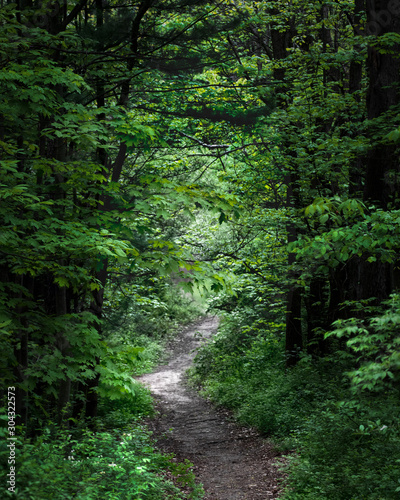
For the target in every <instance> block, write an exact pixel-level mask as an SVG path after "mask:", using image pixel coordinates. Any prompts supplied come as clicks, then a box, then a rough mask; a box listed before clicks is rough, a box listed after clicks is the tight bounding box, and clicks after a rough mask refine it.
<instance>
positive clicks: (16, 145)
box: [0, 0, 400, 500]
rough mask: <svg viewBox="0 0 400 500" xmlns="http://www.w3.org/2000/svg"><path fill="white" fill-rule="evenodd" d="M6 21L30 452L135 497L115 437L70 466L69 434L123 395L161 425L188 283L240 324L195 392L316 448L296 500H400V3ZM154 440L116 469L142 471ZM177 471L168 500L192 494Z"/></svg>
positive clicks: (234, 4)
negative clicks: (181, 488)
mask: <svg viewBox="0 0 400 500" xmlns="http://www.w3.org/2000/svg"><path fill="white" fill-rule="evenodd" d="M1 5H2V7H1V10H0V39H1V48H0V58H1V66H0V82H1V83H0V113H1V115H0V148H1V160H0V167H1V168H0V197H1V205H0V219H1V225H2V228H1V233H0V270H1V281H0V348H1V350H2V353H3V356H2V360H1V368H2V369H1V374H0V377H1V381H2V385H3V388H4V389H5V388H7V386H11V387H15V401H16V408H15V414H16V422H17V428H18V432H19V439H21V440H22V439H24V440H25V441H24V442H23V443H22V441H21V443H20V446H21V447H22V448H23V449H24V450H25V451H24V452H23V454H22V456H23V457H26V460H27V461H28V462H29V460H28V458H27V457H28V454H29V453H33V455H35V456H37V457H38V459H37V460H38V461H40V462H41V463H43V464H46V463H47V462H46V460H47V458H46V456H48V455H46V453H47V454H50V453H53V454H54V456H57V457H58V458H59V461H58V462H57V464H58V465H57V467H56V468H55V469H54V478H53V481H54V484H56V483H57V484H58V482H62V480H61V479H60V478H61V477H66V476H67V474H69V472H68V471H69V470H70V468H74V467H75V468H77V469H79V470H80V477H81V479H80V481H81V483H80V486H79V488H83V489H81V490H80V491H81V493H79V492H77V491H76V490H73V492H72V490H68V488H76V487H77V486H76V485H74V484H70V483H68V481H66V482H65V488H67V490H66V493H65V495H79V494H80V495H81V498H92V497H96V496H98V495H99V491H100V490H101V489H102V488H103V487H104V485H105V484H106V483H105V481H104V482H102V480H101V481H100V480H97V479H95V478H94V476H93V474H94V475H95V474H96V473H97V472H96V467H97V468H101V467H103V466H104V468H105V469H104V471H103V472H105V473H106V476H107V478H108V477H109V476H112V477H110V479H109V481H108V480H107V481H108V483H107V484H109V487H108V489H107V487H106V488H105V490H104V491H103V492H102V493H101V496H105V497H106V495H109V497H110V498H114V497H113V496H112V495H114V492H113V491H112V490H113V488H114V486H113V484H114V483H112V481H114V479H116V478H118V477H119V476H118V474H119V473H120V472H121V474H122V471H120V472H118V470H117V468H115V469H113V468H111V469H110V468H107V467H108V465H107V464H106V462H107V461H108V460H110V461H111V463H114V461H115V462H116V458H114V455H112V456H111V455H109V453H108V450H110V448H111V447H113V446H112V445H111V444H110V443H115V438H114V436H113V435H112V432H111V433H108V431H107V432H106V433H105V434H102V433H101V432H100V431H97V432H98V433H97V434H96V437H93V436H92V435H91V434H90V433H88V431H85V430H83V431H81V434H80V436H79V439H78V438H77V443H78V444H76V449H80V446H81V445H80V444H79V443H86V445H87V446H89V444H88V443H89V442H90V440H92V439H95V440H96V443H97V444H96V447H97V448H98V449H99V450H100V448H101V449H104V453H103V456H104V457H107V459H104V460H105V462H104V463H103V462H101V461H100V462H101V463H100V462H91V461H90V457H89V458H88V461H86V460H83V459H79V460H77V461H76V463H75V462H71V463H70V462H65V461H64V459H65V458H66V454H67V451H68V446H69V445H68V444H66V443H68V440H66V442H65V443H64V442H63V441H62V440H63V437H62V436H65V435H66V434H63V432H67V431H65V429H68V427H77V428H79V429H81V428H84V426H85V425H91V426H92V428H95V427H96V425H100V424H98V423H96V422H97V418H98V417H97V415H98V414H99V418H101V417H100V413H99V412H98V410H100V408H101V405H102V404H103V403H102V402H104V401H106V400H107V398H108V400H111V401H117V400H118V398H130V402H131V403H130V404H131V406H130V408H131V410H130V411H131V414H132V415H137V414H138V413H140V411H139V409H140V404H139V403H138V405H137V408H136V409H135V407H134V406H135V403H134V402H135V401H137V402H138V401H140V395H139V393H140V391H139V392H138V390H137V388H136V387H135V384H134V382H133V380H132V374H133V373H139V372H140V371H142V370H145V369H148V368H149V366H150V364H151V363H152V362H154V360H155V359H156V358H157V357H159V356H161V355H162V342H161V343H160V341H162V339H163V338H164V339H165V337H166V336H167V335H168V334H170V333H171V332H172V331H174V330H175V329H176V328H177V325H178V324H179V323H180V322H182V321H184V320H185V319H187V317H188V314H187V307H186V305H185V301H184V298H183V295H182V296H181V295H180V294H179V295H178V294H177V293H176V292H174V290H176V289H175V288H174V287H175V284H174V283H176V282H178V281H179V280H180V279H182V278H183V279H184V281H182V283H183V286H184V287H186V290H187V291H190V290H192V291H193V290H194V289H195V290H196V294H199V293H200V291H202V292H203V293H211V295H210V296H209V307H210V309H212V310H214V311H217V312H218V314H219V315H220V316H221V318H222V321H221V328H220V332H219V333H218V335H217V336H216V337H215V339H213V340H212V341H211V342H210V343H209V344H208V345H207V346H206V347H204V349H203V350H202V351H201V352H200V353H199V355H198V357H197V360H196V369H195V372H194V375H193V377H194V379H195V380H197V382H198V383H199V384H201V385H202V386H203V387H204V390H205V391H206V392H207V393H208V394H209V395H210V396H211V397H212V398H213V399H215V400H216V401H219V402H220V403H223V404H225V405H227V406H230V407H232V408H234V409H235V412H236V414H237V416H238V418H239V419H241V420H242V421H243V422H246V423H248V424H249V425H255V426H257V427H258V428H259V429H260V430H262V432H264V433H265V434H266V435H270V436H274V437H275V439H276V440H280V444H279V446H281V447H287V448H288V449H290V450H291V449H293V448H296V453H295V454H293V455H292V456H291V459H290V466H289V479H288V484H287V488H286V492H285V494H284V497H285V498H288V499H297V498H304V499H306V498H310V499H311V498H315V499H319V500H322V499H324V498H327V499H338V500H341V499H343V500H344V499H352V500H353V499H354V500H356V499H364V498H371V499H373V498H376V499H391V498H396V496H397V495H398V493H399V484H398V481H399V478H400V470H399V469H400V468H399V463H400V462H399V460H400V457H399V456H398V455H399V453H398V449H399V448H400V447H399V444H400V436H399V425H398V421H399V413H400V408H399V404H398V401H399V399H398V391H399V377H400V358H399V337H398V324H399V322H400V316H399V310H400V305H399V300H400V299H399V291H398V286H399V272H398V252H399V247H400V240H399V217H400V214H399V210H400V207H399V161H398V153H399V151H398V142H399V140H400V129H399V123H398V116H399V88H398V86H399V78H400V74H399V71H400V61H399V50H398V49H399V44H400V17H399V16H400V8H399V2H398V0H382V1H379V2H377V1H372V0H368V1H364V0H354V2H352V1H350V0H340V1H338V2H312V3H309V2H304V1H303V0H295V1H292V2H289V3H288V2H282V1H280V0H276V1H273V2H269V1H268V2H267V1H263V0H262V1H255V2H246V1H241V0H223V1H221V2H214V1H213V0H210V1H206V0H202V1H194V0H180V1H178V2H170V1H166V2H164V1H163V2H162V1H158V0H141V1H133V2H131V3H129V4H125V3H124V2H123V1H122V0H109V1H106V2H103V1H97V0H96V1H94V2H89V1H88V0H81V1H79V2H76V3H75V2H67V1H66V2H64V4H63V6H61V5H60V4H59V3H58V2H55V3H40V2H36V1H31V0H24V1H22V0H21V1H19V2H18V3H17V4H14V3H10V2H2V4H1ZM188 272H189V273H190V279H188V278H187V276H188ZM192 313H193V314H195V313H194V310H193V308H192ZM189 315H190V314H189ZM135 398H136V399H135ZM137 398H139V399H137ZM6 399H7V392H4V393H3V401H4V403H6ZM115 404H117V403H115ZM99 405H100V406H99ZM132 405H133V406H132ZM138 408H139V409H138ZM105 415H106V414H104V415H103V417H104V418H105V419H106V416H105ZM53 427H54V429H55V428H57V429H58V430H57V431H55V430H54V429H53ZM49 428H51V429H52V430H51V431H49V432H50V434H49V435H46V432H47V431H45V429H49ZM62 429H64V430H62ZM136 433H138V434H136ZM131 435H132V436H139V437H138V441H137V442H140V443H142V444H140V445H137V444H134V445H132V443H131V442H129V443H125V442H122V441H121V442H120V443H119V444H118V445H116V447H115V453H117V454H118V453H120V451H121V450H120V448H119V446H125V445H126V446H127V447H128V448H129V447H130V446H131V445H132V446H133V448H132V455H131V457H132V462H131V463H130V464H131V465H129V464H127V467H130V466H132V467H133V469H135V468H136V469H137V467H142V465H140V464H141V463H142V462H143V461H144V462H146V461H147V454H146V452H145V451H144V449H145V448H146V446H148V445H147V444H145V438H144V437H143V440H144V441H143V442H142V441H141V439H142V437H140V436H142V434H141V431H138V430H134V431H132V433H131ZM68 439H75V437H72V438H68ZM135 439H136V438H135ZM135 439H133V441H135ZM61 441H62V442H61ZM135 443H136V441H135ZM86 445H85V446H86ZM82 446H83V445H82ZM135 446H136V448H135ZM149 446H150V445H149ZM142 448H143V449H142ZM29 450H31V451H29ZM5 451H6V450H5ZM68 452H69V451H68ZM36 454H37V455H36ZM115 457H116V455H115ZM24 459H25V458H24ZM57 460H58V459H57ZM163 460H164V459H162V458H160V457H158V458H157V459H155V460H154V463H153V462H152V463H153V465H151V467H150V466H149V469H146V471H145V473H144V474H145V476H143V477H145V478H146V479H145V480H144V482H143V492H145V491H149V495H150V496H149V498H150V497H151V498H158V497H160V498H161V497H162V495H167V494H168V495H169V494H171V495H179V493H177V492H176V491H175V490H168V488H169V486H165V488H167V489H166V490H165V489H163V488H164V486H162V485H161V486H160V489H157V488H158V486H157V485H158V482H157V481H158V479H155V478H154V477H153V476H152V474H153V473H154V471H157V470H159V464H161V463H163ZM144 462H143V463H144ZM146 463H147V462H146ZM106 466H107V467H106ZM153 466H154V468H152V467H153ZM21 467H22V469H21V470H22V471H24V470H26V471H27V470H28V466H27V465H26V464H25V465H24V464H21ZM46 467H47V465H46V466H45V465H43V471H44V470H47V469H46ZM64 469H65V470H64ZM133 469H132V470H133ZM136 469H135V470H136ZM125 472H126V471H125ZM22 473H23V472H21V474H22ZM98 473H100V472H99V471H98ZM127 473H128V474H129V472H127ZM27 474H28V473H27ZM58 474H59V475H58ZM121 477H122V476H121ZM26 481H27V483H26V484H27V485H29V488H32V491H34V493H32V494H31V496H32V495H33V496H35V495H36V496H38V495H41V494H43V495H45V494H46V495H47V493H38V492H37V491H36V490H34V488H35V487H36V486H35V484H34V479H32V481H31V480H30V479H28V476H27V479H26ZM92 481H93V482H92ZM135 484H136V486H135V487H138V488H139V487H142V486H140V485H141V484H142V483H141V482H140V481H139V482H136V483H135ZM160 484H161V483H160ZM92 485H94V486H93V488H94V489H91V488H92ZM116 487H117V486H116ZM27 488H28V486H27ZM146 488H147V489H146ZM152 488H156V489H155V490H154V489H152ZM154 491H156V492H157V493H154ZM162 492H163V493H162ZM24 494H25V493H24ZM26 494H27V495H28V494H29V492H28V490H27V491H26ZM115 494H116V495H117V493H115ZM139 494H140V495H145V493H142V492H140V493H139V492H138V491H135V492H130V493H129V495H130V496H129V495H128V494H127V497H126V498H135V495H136V496H137V495H139ZM146 494H147V493H146ZM196 494H197V493H196ZM91 495H92V496H91ZM110 495H111V496H110ZM151 495H153V496H151ZM157 495H158V497H157ZM160 495H161V496H160ZM117 497H118V496H116V497H115V498H117ZM178 497H179V496H178ZM178 497H177V498H178ZM118 498H121V497H118ZM143 498H145V497H144V496H143ZM172 498H173V496H172Z"/></svg>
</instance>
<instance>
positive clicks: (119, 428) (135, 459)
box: [0, 389, 202, 500]
mask: <svg viewBox="0 0 400 500" xmlns="http://www.w3.org/2000/svg"><path fill="white" fill-rule="evenodd" d="M151 410H152V404H151V398H150V397H149V394H148V391H147V390H146V389H143V392H142V393H138V395H137V398H131V397H129V396H126V397H125V398H122V399H120V400H110V399H105V400H103V401H101V404H100V408H99V417H98V419H97V425H96V426H95V427H96V428H97V430H96V431H93V430H88V429H82V428H80V427H72V428H71V429H68V430H66V429H57V428H56V427H55V426H53V425H51V424H50V423H49V425H48V427H47V428H46V429H42V431H43V433H42V435H41V436H40V437H38V438H37V439H22V438H19V439H18V441H17V442H16V448H17V453H16V455H17V462H16V484H17V486H16V489H15V491H14V492H11V491H7V497H9V498H18V499H22V500H46V499H52V500H69V499H71V498H77V499H80V500H92V499H93V500H97V499H99V498H101V499H110V500H146V499H151V500H166V499H170V500H178V499H184V498H189V499H200V498H202V488H201V487H200V486H199V485H196V484H195V480H194V474H193V472H192V470H191V465H192V464H190V463H189V462H186V463H184V464H179V463H176V462H174V461H173V460H172V458H173V456H172V455H168V456H164V455H162V454H161V453H160V452H159V451H157V450H156V449H155V447H154V445H153V443H152V441H151V436H150V433H149V432H148V431H147V430H146V428H145V427H144V426H143V425H142V424H141V423H140V420H139V418H138V414H145V413H147V414H148V413H150V412H151ZM6 443H7V441H6V440H5V439H3V440H2V442H1V444H0V458H1V467H0V469H1V472H2V475H3V477H6V474H7V473H8V472H9V466H8V463H7V460H8V456H9V450H8V448H7V446H6ZM181 488H184V491H183V490H182V489H181Z"/></svg>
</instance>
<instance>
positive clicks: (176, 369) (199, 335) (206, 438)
mask: <svg viewBox="0 0 400 500" xmlns="http://www.w3.org/2000/svg"><path fill="white" fill-rule="evenodd" d="M217 327H218V319H217V318H216V317H210V316H208V317H206V318H204V319H202V320H200V321H198V322H197V323H195V324H191V325H190V326H188V327H186V328H185V329H184V330H183V331H182V332H181V334H180V335H179V336H178V337H177V338H176V339H175V340H174V342H173V343H172V345H171V354H170V359H169V362H168V364H167V365H165V366H160V367H159V368H158V369H157V370H156V371H155V372H154V373H151V374H147V375H144V376H142V377H140V378H139V380H140V381H141V382H142V383H144V384H145V385H146V386H148V387H149V388H150V390H151V392H152V394H153V396H154V397H155V399H156V401H157V410H158V412H159V417H157V418H156V419H154V420H153V421H152V422H151V423H150V425H151V427H152V430H153V431H154V435H155V437H156V439H157V440H158V446H159V447H160V449H162V450H163V451H166V452H169V453H175V455H176V457H177V459H178V460H179V461H183V460H184V459H188V460H190V461H191V462H192V463H193V464H194V472H195V474H196V478H197V480H198V481H199V482H201V483H203V486H204V490H205V493H206V494H205V499H206V500H236V499H238V500H239V499H240V500H242V499H243V500H261V499H262V500H269V499H273V498H278V494H279V490H280V487H279V478H280V477H281V474H280V472H279V470H278V466H277V464H276V460H277V458H278V454H277V452H276V451H274V449H273V447H272V446H271V444H270V443H268V441H266V440H264V439H262V438H261V437H260V436H259V435H258V434H257V433H256V432H255V431H254V430H251V429H246V428H243V427H239V426H238V425H236V424H234V423H233V421H232V419H231V418H230V417H229V413H228V412H224V411H219V410H216V409H215V408H213V406H212V405H211V404H210V403H209V402H207V401H206V400H205V399H203V398H201V397H200V396H199V395H198V394H197V393H196V392H195V391H194V390H192V389H190V388H189V387H187V385H186V384H185V377H184V374H185V371H186V370H187V369H188V368H189V367H190V366H191V364H192V361H193V358H194V356H195V354H196V349H197V348H198V347H199V346H200V345H201V343H203V342H205V341H206V340H207V338H209V337H210V336H212V335H213V334H214V333H215V332H216V330H217Z"/></svg>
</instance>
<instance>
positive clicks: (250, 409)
mask: <svg viewBox="0 0 400 500" xmlns="http://www.w3.org/2000/svg"><path fill="white" fill-rule="evenodd" d="M282 338H283V331H282V325H280V324H279V323H274V322H273V321H271V320H265V319H264V320H257V321H248V320H247V321H246V314H245V313H244V314H240V313H238V312H237V311H235V313H234V314H226V315H225V316H224V319H223V320H222V322H221V326H220V330H219V333H218V334H217V335H216V337H215V338H214V339H212V340H211V341H210V342H209V343H208V344H207V345H205V346H204V347H203V348H202V349H201V350H200V352H199V354H198V355H197V357H196V359H195V368H194V370H192V375H191V379H192V382H193V383H195V384H197V385H198V386H199V387H201V388H202V392H203V394H204V395H206V396H207V397H209V398H211V399H212V400H213V401H214V402H216V403H217V404H220V405H224V406H226V407H228V408H231V409H232V410H233V411H234V413H235V415H236V417H237V419H238V420H239V421H240V422H242V423H244V424H247V425H249V426H255V427H257V428H258V429H259V430H260V431H261V432H262V434H263V435H265V436H268V437H270V438H271V439H272V440H273V441H274V442H275V444H276V447H277V448H278V449H279V450H280V451H282V452H286V453H287V460H286V463H288V464H289V465H288V466H287V470H286V472H288V479H287V482H286V485H285V488H284V493H282V496H281V498H282V499H285V500H392V499H393V500H394V499H398V498H399V495H400V493H399V491H400V488H399V486H400V428H399V416H400V404H399V394H398V391H397V390H396V389H393V390H391V391H386V392H381V393H360V392H358V393H357V392H355V391H354V390H352V388H351V385H350V382H349V378H348V377H347V376H346V375H345V374H344V373H345V372H346V370H348V369H349V367H350V365H351V363H352V360H351V359H349V357H348V356H346V355H345V353H343V356H338V352H336V353H335V356H333V355H332V356H326V357H325V358H322V359H321V358H320V359H318V360H314V359H312V358H311V356H307V355H305V356H303V357H302V359H301V360H300V362H299V363H298V364H297V366H295V367H294V368H290V369H288V368H286V367H285V359H284V356H283V354H282V352H284V346H283V345H282V340H281V339H282Z"/></svg>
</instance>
